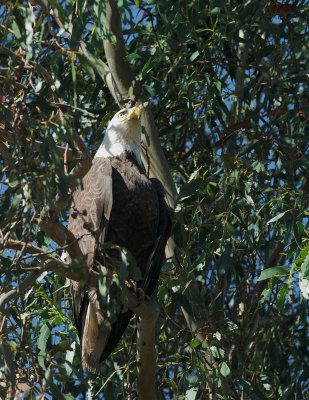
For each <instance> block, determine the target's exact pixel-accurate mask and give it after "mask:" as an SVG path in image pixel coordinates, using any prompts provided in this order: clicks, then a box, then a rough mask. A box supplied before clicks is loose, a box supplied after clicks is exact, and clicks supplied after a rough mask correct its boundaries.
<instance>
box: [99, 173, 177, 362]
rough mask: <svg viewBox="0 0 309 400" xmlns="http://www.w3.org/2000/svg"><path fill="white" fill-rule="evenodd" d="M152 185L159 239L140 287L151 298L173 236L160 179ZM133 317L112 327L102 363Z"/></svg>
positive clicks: (129, 314)
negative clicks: (167, 246)
mask: <svg viewBox="0 0 309 400" xmlns="http://www.w3.org/2000/svg"><path fill="white" fill-rule="evenodd" d="M151 183H152V186H153V187H154V189H155V192H156V193H157V196H158V204H159V221H158V228H157V239H156V241H155V243H154V246H153V249H152V251H151V252H150V253H149V255H148V261H147V265H146V266H145V267H146V268H145V269H144V273H143V279H142V282H141V283H140V286H141V287H142V289H143V290H144V292H145V293H146V294H147V295H149V296H150V295H151V294H152V293H153V292H154V290H155V288H156V286H157V283H158V280H159V275H160V270H161V266H162V263H163V261H164V255H165V246H166V242H167V240H168V238H169V237H170V234H171V212H170V209H169V207H168V206H167V204H166V202H165V198H164V197H165V192H164V188H163V186H162V184H161V183H160V181H159V180H158V179H155V178H153V179H151ZM137 222H138V221H137ZM132 316H133V312H132V311H130V310H128V311H127V312H125V313H122V314H119V316H118V319H117V321H116V322H115V323H114V324H113V325H112V330H111V333H110V336H109V339H108V342H107V344H106V346H105V348H104V352H103V354H102V356H101V358H100V362H102V361H104V360H105V359H106V358H107V357H108V356H109V355H110V354H111V352H112V351H113V350H114V348H115V346H116V345H117V343H118V342H119V340H120V339H121V337H122V335H123V333H124V331H125V329H126V327H127V325H128V324H129V322H130V319H131V318H132Z"/></svg>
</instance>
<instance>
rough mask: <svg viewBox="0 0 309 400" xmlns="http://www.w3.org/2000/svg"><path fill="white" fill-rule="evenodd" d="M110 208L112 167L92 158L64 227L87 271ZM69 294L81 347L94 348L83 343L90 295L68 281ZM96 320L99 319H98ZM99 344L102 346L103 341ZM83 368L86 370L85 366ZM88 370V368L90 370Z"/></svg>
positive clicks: (96, 251) (99, 242)
mask: <svg viewBox="0 0 309 400" xmlns="http://www.w3.org/2000/svg"><path fill="white" fill-rule="evenodd" d="M112 204H113V195H112V167H111V163H110V160H109V159H106V158H95V159H94V160H93V164H92V167H91V168H90V170H89V171H88V173H87V174H86V176H85V177H84V179H83V181H82V184H81V186H80V187H79V188H78V190H77V191H76V192H75V195H74V198H73V202H72V206H71V212H70V218H69V225H68V228H69V230H70V231H71V232H72V233H73V234H74V236H75V237H76V239H79V245H80V248H81V250H82V252H83V254H87V265H88V268H89V269H91V268H95V259H96V256H97V253H98V251H99V250H100V247H101V245H102V243H104V240H105V236H106V232H107V229H108V221H109V218H110V213H111V210H112ZM71 292H72V300H73V314H74V319H75V324H76V327H77V331H78V334H79V337H80V342H81V345H82V346H84V347H85V346H89V347H91V346H94V344H92V343H90V341H91V339H90V338H89V340H88V342H89V343H87V341H86V340H83V339H84V334H85V325H87V330H89V318H90V316H89V315H88V322H87V324H86V320H87V312H88V309H89V292H90V291H89V290H87V291H85V290H84V289H83V288H81V287H80V285H79V283H78V282H75V281H71ZM93 312H94V314H96V313H97V310H93ZM97 317H98V318H100V315H99V316H97ZM101 317H102V316H101ZM98 318H97V319H98ZM90 322H91V318H90ZM92 322H93V321H92ZM99 331H100V330H98V331H97V332H92V334H93V335H98V334H99V333H100V332H99ZM86 334H87V335H89V332H88V331H87V333H86ZM102 341H103V344H104V340H103V338H102ZM84 350H86V349H84ZM99 356H100V354H99ZM85 365H86V366H87V363H85ZM88 367H90V368H91V367H92V366H91V365H90V366H88ZM93 368H94V367H93Z"/></svg>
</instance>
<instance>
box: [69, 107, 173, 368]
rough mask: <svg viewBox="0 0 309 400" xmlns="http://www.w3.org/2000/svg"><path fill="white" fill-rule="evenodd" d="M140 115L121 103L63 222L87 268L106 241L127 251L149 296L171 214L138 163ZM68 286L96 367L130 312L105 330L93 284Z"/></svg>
mask: <svg viewBox="0 0 309 400" xmlns="http://www.w3.org/2000/svg"><path fill="white" fill-rule="evenodd" d="M140 114H141V110H140V108H139V107H137V106H136V107H133V108H124V109H122V110H120V111H119V112H117V113H116V114H115V115H114V117H113V118H112V120H111V121H110V123H109V125H108V127H107V130H106V133H105V136H104V140H103V142H102V144H101V146H100V147H99V149H98V151H97V153H96V155H95V157H94V160H93V162H92V167H91V168H90V170H89V172H88V173H87V174H86V176H85V177H84V179H83V181H82V183H81V185H80V187H79V188H78V189H77V191H76V193H75V195H74V197H73V202H72V206H71V212H70V218H69V226H68V227H69V230H70V231H71V232H72V233H73V234H74V236H75V237H76V239H78V240H79V245H80V248H81V251H82V252H83V254H84V255H85V256H86V258H87V265H88V268H89V269H92V268H93V269H95V270H97V269H98V268H99V264H101V265H102V264H104V259H103V258H102V246H103V244H104V243H106V242H111V243H113V244H114V245H118V246H121V247H124V248H126V249H127V250H129V252H131V254H132V255H133V256H134V258H135V261H136V265H137V267H138V268H139V269H140V271H141V276H142V279H141V281H140V282H138V284H139V286H140V287H141V288H142V289H143V291H144V292H145V293H146V295H151V294H152V293H153V292H154V290H155V288H156V285H157V282H158V279H159V273H160V269H161V265H162V262H163V259H164V249H165V245H166V242H167V239H168V237H169V235H170V230H171V217H170V211H169V207H168V206H167V204H166V202H165V194H164V189H163V187H162V184H161V183H160V182H159V181H158V180H157V179H155V178H152V179H148V177H147V176H146V175H145V172H144V169H143V166H142V161H141V123H140ZM106 252H107V253H108V250H106ZM112 267H113V266H111V268H112ZM116 272H117V271H116ZM71 289H72V299H73V314H74V319H75V324H76V327H77V331H78V335H79V338H80V343H81V348H82V362H83V365H84V366H85V367H86V368H88V369H90V370H96V369H97V368H98V366H99V364H100V363H101V362H102V361H104V360H105V359H106V358H107V357H108V356H109V355H110V353H111V352H112V351H113V349H114V348H115V346H116V345H117V343H118V342H119V340H120V338H121V336H122V335H123V333H124V331H125V329H126V327H127V325H128V323H129V321H130V319H131V318H132V315H133V313H132V312H131V311H130V310H128V311H124V312H121V313H119V314H118V316H117V319H116V321H115V322H113V323H112V325H111V330H106V326H105V325H104V321H105V320H106V310H102V309H101V308H100V304H99V301H98V296H97V292H96V288H93V287H83V288H82V287H81V286H80V285H79V283H78V282H75V281H71Z"/></svg>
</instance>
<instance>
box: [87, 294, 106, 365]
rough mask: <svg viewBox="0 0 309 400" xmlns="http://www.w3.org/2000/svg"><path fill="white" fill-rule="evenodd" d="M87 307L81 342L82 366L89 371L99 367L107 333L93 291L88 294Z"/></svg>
mask: <svg viewBox="0 0 309 400" xmlns="http://www.w3.org/2000/svg"><path fill="white" fill-rule="evenodd" d="M88 297H89V305H88V309H87V315H86V320H85V325H84V332H83V340H82V361H83V366H84V367H85V368H87V369H89V370H91V371H96V370H97V369H98V367H99V362H100V357H101V355H102V353H103V350H104V347H105V345H106V343H107V340H108V337H109V332H108V331H107V330H106V328H104V320H105V318H104V315H103V313H102V311H101V309H100V304H99V301H98V298H97V293H96V290H95V289H90V290H89V292H88Z"/></svg>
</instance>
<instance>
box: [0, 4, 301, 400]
mask: <svg viewBox="0 0 309 400" xmlns="http://www.w3.org/2000/svg"><path fill="white" fill-rule="evenodd" d="M30 3H31V4H30ZM38 3H39V2H35V1H32V2H29V3H28V2H25V1H19V2H13V1H7V2H1V4H2V5H0V10H1V16H0V19H1V25H0V39H1V40H0V42H1V45H0V62H1V70H0V82H1V85H0V117H1V122H0V153H1V155H2V157H1V161H0V166H1V173H0V174H1V175H0V176H1V182H0V184H1V187H0V193H1V200H0V220H1V225H0V228H1V232H2V233H1V241H3V240H4V239H11V240H20V241H22V242H27V243H32V244H35V245H37V246H39V247H40V248H42V249H43V250H46V251H53V250H54V252H53V256H55V257H60V255H61V253H62V250H61V249H59V248H57V246H56V245H55V243H54V242H53V241H52V240H51V238H50V237H49V236H48V235H46V234H45V232H44V231H43V230H42V229H41V228H38V227H37V226H36V225H35V223H34V219H35V218H37V217H38V216H39V214H40V212H41V211H42V210H43V208H45V209H46V208H47V207H50V208H52V207H53V206H54V199H55V196H56V194H57V193H59V192H60V193H61V195H62V198H63V199H64V204H63V209H62V210H61V212H60V213H59V215H58V217H57V221H58V222H61V223H63V224H64V225H66V223H67V219H68V208H69V205H70V202H71V196H72V195H71V192H70V190H69V186H70V185H71V184H72V183H74V179H73V180H72V177H70V176H69V172H68V171H70V170H71V168H72V167H73V166H74V165H75V164H76V161H74V160H73V158H74V156H75V157H77V153H78V152H77V150H78V149H77V146H76V143H75V140H74V134H76V133H77V134H78V135H80V136H81V137H82V139H83V140H84V142H85V144H86V146H87V148H88V149H89V151H90V152H91V153H92V154H93V153H94V152H95V150H96V149H97V148H98V146H99V145H100V142H101V140H102V138H103V132H102V130H103V129H104V126H105V125H106V123H107V122H108V121H109V119H110V118H111V115H112V113H113V112H114V111H115V110H117V106H116V104H115V103H114V101H113V99H112V96H111V94H110V93H109V91H108V89H107V87H106V86H105V83H104V82H103V81H102V79H101V77H100V76H99V74H98V72H97V70H96V71H95V70H94V69H93V68H92V66H91V65H92V64H91V61H93V60H94V61H95V64H97V65H98V68H100V66H99V65H100V64H99V60H103V61H104V62H106V59H105V54H104V49H103V43H102V39H103V38H106V35H107V34H106V31H105V26H104V18H103V16H104V15H103V13H104V12H105V5H104V2H103V1H102V0H96V1H94V2H86V1H85V2H83V1H74V0H70V1H67V2H64V1H59V0H58V1H56V0H49V1H48V3H49V5H50V7H53V8H54V12H53V15H54V16H55V15H58V19H59V21H60V23H61V24H63V29H62V28H59V25H58V24H57V22H56V20H55V17H53V15H52V13H50V12H48V11H46V10H44V9H43V8H42V7H41V6H39V5H37V4H38ZM118 3H119V4H118V6H119V7H120V11H121V15H122V22H123V25H122V26H123V33H124V37H125V40H126V46H127V51H128V55H127V59H128V60H129V61H130V64H131V66H132V69H133V71H134V74H135V76H136V77H137V79H138V80H139V81H140V83H141V85H142V86H143V88H144V90H145V92H146V93H147V94H148V95H149V96H150V98H151V108H152V110H153V113H154V116H155V121H156V124H157V127H158V128H159V133H160V140H161V143H162V146H163V149H164V153H165V156H166V158H167V160H168V163H169V166H170V168H171V171H172V175H173V179H174V181H175V183H176V186H177V190H178V199H177V206H176V210H175V218H174V222H173V233H172V235H173V238H174V241H175V242H176V244H177V246H178V249H177V251H176V255H175V258H174V260H169V262H168V263H166V264H165V265H164V267H163V270H162V274H161V280H160V284H159V287H158V293H157V295H158V300H159V302H160V305H161V307H162V313H161V316H160V321H159V334H158V340H157V349H158V371H157V386H158V391H159V398H160V399H189V400H194V399H204V398H205V399H206V398H208V397H209V394H210V393H212V396H213V398H217V399H239V398H244V399H279V398H280V399H285V400H290V399H299V400H302V399H305V398H306V397H308V395H309V386H308V368H307V365H308V363H309V359H308V358H309V354H308V316H307V311H306V307H307V303H306V302H307V299H308V297H309V294H308V293H309V289H308V288H309V238H308V232H309V228H308V224H309V220H308V216H309V213H308V203H309V198H308V193H309V159H308V143H309V140H308V139H309V125H308V114H309V107H308V98H307V97H308V96H307V93H308V90H309V87H308V86H309V80H308V62H309V59H308V58H309V55H308V49H307V44H306V43H307V42H308V22H309V21H308V12H307V11H308V7H307V4H306V2H302V1H296V2H292V3H291V4H287V3H284V2H282V3H279V2H266V1H257V0H253V1H246V2H238V1H235V0H232V1H229V2H223V1H220V0H209V1H207V2H206V1H200V0H192V1H188V0H180V1H177V2H176V1H175V2H167V1H163V0H156V1H152V0H148V1H142V0H139V1H137V0H135V1H133V0H132V1H131V0H130V1H125V2H118ZM120 3H121V4H120ZM55 10H56V11H57V13H56V14H55V12H56V11H55ZM69 29H71V35H68V34H67V31H68V30H69ZM81 39H83V40H84V41H85V43H86V46H87V54H81V52H80V51H79V50H78V46H79V43H80V40H81ZM110 40H111V41H114V42H115V43H116V38H115V37H110ZM240 49H242V51H243V53H242V54H241V52H240ZM66 145H68V148H69V149H71V151H72V157H71V158H70V157H69V158H68V160H67V163H66V168H65V167H64V158H65V157H64V153H65V146H66ZM25 255H26V253H25V252H24V251H16V250H4V251H3V252H2V254H1V258H0V263H1V270H0V274H1V276H0V279H1V291H0V295H3V294H5V293H6V292H9V291H10V290H11V289H13V288H14V287H16V285H20V283H21V282H23V281H24V280H25V278H26V277H27V276H28V275H29V271H32V270H34V269H35V268H36V267H37V266H38V263H40V261H38V260H37V259H36V258H35V257H28V258H25ZM122 262H123V268H122V270H121V271H122V272H123V275H121V274H120V277H114V278H113V279H114V282H113V283H114V285H115V291H114V292H115V293H116V292H117V289H118V287H119V285H122V284H123V283H124V281H125V279H126V278H127V275H126V274H127V269H126V268H127V267H128V265H131V267H132V271H131V272H132V273H133V275H134V274H135V273H136V271H134V266H132V264H131V261H130V259H129V256H128V255H127V254H123V259H122ZM101 272H102V274H101V275H102V276H101V281H100V286H99V295H100V296H99V297H100V299H101V301H104V299H106V296H105V294H106V285H107V278H106V276H105V275H104V271H103V270H102V271H101ZM105 278H106V279H105ZM104 279H105V280H106V282H105V281H104ZM70 299H71V295H70V291H69V287H68V283H67V282H66V280H65V279H64V278H63V277H60V276H58V275H57V274H54V273H48V274H45V275H44V276H43V277H41V278H40V279H39V280H37V281H36V282H35V283H34V285H33V287H32V288H31V289H30V290H29V291H28V292H26V293H25V295H23V296H21V297H20V298H19V299H18V300H17V301H16V302H11V303H9V314H8V317H7V327H8V334H7V335H3V334H2V333H1V341H3V342H5V343H7V344H9V346H10V348H11V350H12V353H13V356H14V364H15V368H16V371H17V373H18V375H17V380H18V382H20V383H26V384H27V385H29V389H28V390H27V391H26V392H25V393H24V398H25V399H34V398H37V397H38V396H40V395H42V396H44V395H45V396H46V398H59V399H60V398H63V399H73V398H76V399H81V398H86V396H87V398H89V399H91V398H93V399H94V398H96V399H97V398H98V399H107V400H109V399H117V398H119V399H121V398H125V397H127V396H129V395H130V394H132V392H134V389H132V388H134V382H135V378H136V373H137V367H136V360H135V350H134V349H135V336H134V321H133V320H132V324H131V325H130V326H129V328H128V330H127V333H126V335H125V337H124V338H123V340H122V342H121V343H120V345H119V346H118V348H117V350H116V351H115V353H114V354H113V355H112V356H111V357H109V358H108V360H106V362H105V363H104V365H102V367H101V368H100V370H99V372H98V373H96V374H92V373H88V372H86V371H83V369H82V367H81V354H80V346H79V341H78V339H77V333H76V330H75V327H74V326H73V324H72V313H71V308H70ZM117 307H119V302H117V304H116V303H115V304H114V303H113V309H112V310H111V312H112V313H114V312H117V310H118V309H117ZM188 321H189V322H188ZM190 321H191V322H192V321H193V322H194V323H190ZM1 354H2V353H1ZM0 368H1V372H2V373H3V376H2V383H4V382H6V380H7V376H6V374H7V372H6V370H5V368H4V359H3V357H2V355H1V356H0ZM0 388H1V386H0ZM0 397H1V398H2V397H3V398H4V397H5V390H3V391H2V388H1V389H0Z"/></svg>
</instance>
